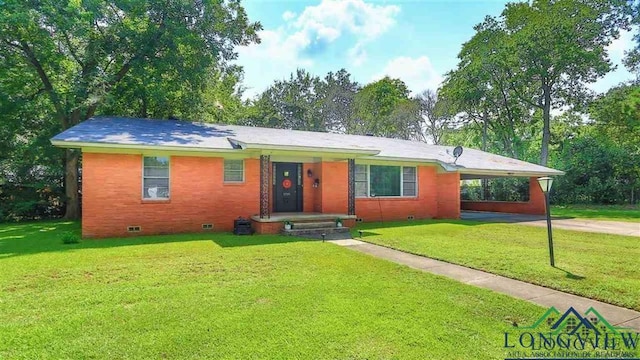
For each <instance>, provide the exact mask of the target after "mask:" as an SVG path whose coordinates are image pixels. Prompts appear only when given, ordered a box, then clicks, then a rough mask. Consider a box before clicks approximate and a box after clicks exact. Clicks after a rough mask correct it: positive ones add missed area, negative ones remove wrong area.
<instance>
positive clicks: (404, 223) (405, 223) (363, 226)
mask: <svg viewBox="0 0 640 360" xmlns="http://www.w3.org/2000/svg"><path fill="white" fill-rule="evenodd" d="M438 224H452V225H464V226H477V225H483V224H485V223H484V222H482V221H475V220H455V219H425V220H401V221H385V222H370V223H358V224H356V226H355V227H354V228H353V230H355V231H356V234H357V231H358V230H362V231H363V234H364V230H370V229H383V228H397V227H410V226H425V225H438ZM372 235H379V234H372Z"/></svg>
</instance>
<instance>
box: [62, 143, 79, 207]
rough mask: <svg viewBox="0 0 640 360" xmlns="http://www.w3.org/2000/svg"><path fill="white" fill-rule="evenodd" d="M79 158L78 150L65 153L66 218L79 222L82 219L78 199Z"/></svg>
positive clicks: (69, 150) (68, 150)
mask: <svg viewBox="0 0 640 360" xmlns="http://www.w3.org/2000/svg"><path fill="white" fill-rule="evenodd" d="M78 158H79V154H78V152H77V151H76V150H72V149H67V150H66V151H65V171H64V192H65V195H66V200H67V201H66V211H65V214H64V218H65V219H67V220H77V219H79V218H80V202H79V199H78Z"/></svg>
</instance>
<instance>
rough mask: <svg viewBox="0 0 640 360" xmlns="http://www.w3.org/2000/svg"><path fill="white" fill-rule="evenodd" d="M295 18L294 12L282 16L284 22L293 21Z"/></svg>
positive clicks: (287, 12)
mask: <svg viewBox="0 0 640 360" xmlns="http://www.w3.org/2000/svg"><path fill="white" fill-rule="evenodd" d="M295 17H296V13H294V12H293V11H285V12H284V13H283V14H282V20H284V21H289V20H292V19H294V18H295Z"/></svg>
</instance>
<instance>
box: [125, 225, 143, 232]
mask: <svg viewBox="0 0 640 360" xmlns="http://www.w3.org/2000/svg"><path fill="white" fill-rule="evenodd" d="M127 231H128V232H140V226H129V227H127Z"/></svg>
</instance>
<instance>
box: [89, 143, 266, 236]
mask: <svg viewBox="0 0 640 360" xmlns="http://www.w3.org/2000/svg"><path fill="white" fill-rule="evenodd" d="M82 163H83V174H82V175H83V188H82V191H83V199H82V206H83V212H82V213H83V215H82V234H83V236H85V237H109V236H127V235H148V234H162V233H178V232H200V231H202V224H213V229H214V231H221V230H224V231H230V230H232V229H233V220H234V219H236V218H237V217H238V216H243V217H249V216H251V215H254V214H257V213H259V193H260V192H259V186H260V185H259V184H260V177H259V171H260V164H259V161H258V160H256V159H246V160H245V182H244V183H242V184H224V183H223V159H222V158H208V157H184V156H172V157H171V162H170V174H171V175H170V176H171V178H170V188H171V199H170V200H167V201H153V200H142V155H121V154H97V153H84V154H83V161H82ZM128 226H140V227H141V231H140V232H139V233H129V232H127V227H128Z"/></svg>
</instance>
